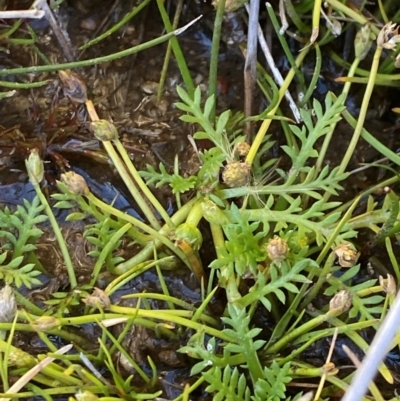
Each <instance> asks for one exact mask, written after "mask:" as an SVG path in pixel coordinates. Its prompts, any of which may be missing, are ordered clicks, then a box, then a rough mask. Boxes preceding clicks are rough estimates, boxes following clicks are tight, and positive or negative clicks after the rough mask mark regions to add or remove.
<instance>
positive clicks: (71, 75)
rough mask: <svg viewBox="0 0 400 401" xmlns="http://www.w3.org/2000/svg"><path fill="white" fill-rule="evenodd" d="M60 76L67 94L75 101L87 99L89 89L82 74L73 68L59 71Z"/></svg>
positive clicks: (79, 101) (82, 101)
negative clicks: (72, 69)
mask: <svg viewBox="0 0 400 401" xmlns="http://www.w3.org/2000/svg"><path fill="white" fill-rule="evenodd" d="M58 76H59V78H60V81H61V83H62V85H63V87H64V88H63V89H64V95H65V96H68V97H69V98H70V99H71V100H72V101H73V102H75V103H85V102H86V101H87V89H86V85H85V83H84V81H83V79H82V77H81V76H79V75H78V74H77V73H76V72H73V71H71V70H65V71H59V72H58Z"/></svg>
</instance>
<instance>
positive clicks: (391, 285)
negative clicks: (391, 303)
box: [379, 274, 397, 296]
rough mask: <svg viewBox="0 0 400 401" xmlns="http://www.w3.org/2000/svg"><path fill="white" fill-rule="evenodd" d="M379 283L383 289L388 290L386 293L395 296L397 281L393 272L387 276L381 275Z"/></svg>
mask: <svg viewBox="0 0 400 401" xmlns="http://www.w3.org/2000/svg"><path fill="white" fill-rule="evenodd" d="M379 284H380V285H381V287H382V289H383V291H385V292H386V294H389V295H394V296H395V295H396V294H397V289H396V282H395V280H394V277H393V276H392V275H391V274H388V276H387V278H383V277H382V276H379Z"/></svg>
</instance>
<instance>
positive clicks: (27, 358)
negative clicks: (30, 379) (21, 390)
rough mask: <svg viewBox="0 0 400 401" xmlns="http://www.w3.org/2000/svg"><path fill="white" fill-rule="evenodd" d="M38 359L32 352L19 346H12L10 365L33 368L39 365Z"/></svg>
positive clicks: (9, 355)
mask: <svg viewBox="0 0 400 401" xmlns="http://www.w3.org/2000/svg"><path fill="white" fill-rule="evenodd" d="M37 363H38V361H37V360H36V359H35V358H34V357H33V356H32V355H30V354H28V353H27V352H25V351H22V350H21V349H19V348H16V347H11V349H10V352H9V354H8V365H9V366H14V367H16V368H31V367H33V366H35V365H37Z"/></svg>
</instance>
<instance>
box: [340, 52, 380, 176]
mask: <svg viewBox="0 0 400 401" xmlns="http://www.w3.org/2000/svg"><path fill="white" fill-rule="evenodd" d="M381 54H382V47H381V46H377V48H376V50H375V54H374V58H373V61H372V65H371V74H370V76H369V78H368V84H367V87H366V88H365V93H364V97H363V101H362V103H361V109H360V114H359V116H358V118H357V124H356V127H355V129H354V133H353V136H352V138H351V141H350V144H349V146H348V147H347V150H346V153H345V155H344V156H343V159H342V161H341V163H340V165H339V169H338V174H341V173H343V172H345V171H346V168H347V166H348V164H349V162H350V159H351V158H352V156H353V154H354V151H355V148H356V145H357V143H358V141H359V139H360V137H361V132H362V129H363V125H364V122H365V118H366V116H367V111H368V106H369V102H370V100H371V96H372V91H373V89H374V86H375V78H376V74H377V72H378V67H379V60H380V58H381Z"/></svg>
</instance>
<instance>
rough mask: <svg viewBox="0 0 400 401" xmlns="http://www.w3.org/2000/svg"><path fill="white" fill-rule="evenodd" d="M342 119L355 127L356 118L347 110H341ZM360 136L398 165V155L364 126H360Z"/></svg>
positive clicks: (399, 163)
mask: <svg viewBox="0 0 400 401" xmlns="http://www.w3.org/2000/svg"><path fill="white" fill-rule="evenodd" d="M342 116H343V117H344V119H345V120H346V121H347V122H348V123H349V124H350V125H351V126H352V127H353V128H356V127H357V123H358V120H356V119H355V118H354V117H353V116H352V115H351V114H350V113H349V112H348V111H347V110H345V111H343V112H342ZM361 137H362V138H363V139H364V140H365V141H366V142H368V143H369V144H370V145H371V146H372V147H373V148H375V149H376V150H377V151H378V152H379V153H381V154H382V155H384V156H385V157H387V158H388V159H389V160H390V161H392V162H393V163H395V164H397V165H398V166H400V156H399V155H398V154H397V153H395V152H393V151H392V150H390V149H389V148H388V147H386V146H385V145H383V144H382V143H381V142H379V141H378V140H377V139H376V138H375V137H374V136H373V135H372V134H371V133H369V132H368V131H367V130H366V129H365V128H361Z"/></svg>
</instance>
